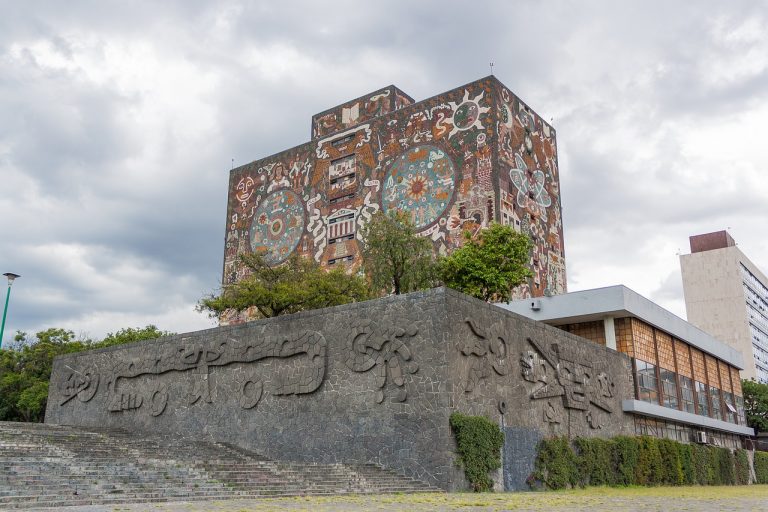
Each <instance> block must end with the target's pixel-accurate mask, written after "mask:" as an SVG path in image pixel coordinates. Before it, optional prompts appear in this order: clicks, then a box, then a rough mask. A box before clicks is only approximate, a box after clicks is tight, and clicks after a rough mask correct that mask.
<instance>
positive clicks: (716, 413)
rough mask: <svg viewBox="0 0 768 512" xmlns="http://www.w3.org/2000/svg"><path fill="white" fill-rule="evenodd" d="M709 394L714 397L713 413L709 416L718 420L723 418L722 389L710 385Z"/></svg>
mask: <svg viewBox="0 0 768 512" xmlns="http://www.w3.org/2000/svg"><path fill="white" fill-rule="evenodd" d="M709 396H711V397H712V414H710V415H709V416H710V417H712V418H715V419H718V420H721V419H723V411H722V407H721V405H720V390H719V389H717V388H716V387H714V386H710V387H709Z"/></svg>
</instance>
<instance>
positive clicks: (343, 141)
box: [331, 133, 355, 148]
mask: <svg viewBox="0 0 768 512" xmlns="http://www.w3.org/2000/svg"><path fill="white" fill-rule="evenodd" d="M354 138H355V134H354V133H351V134H349V135H347V136H346V137H341V138H339V139H336V140H334V141H333V142H331V146H333V147H335V148H338V147H340V146H345V145H347V144H349V143H350V142H352V139H354Z"/></svg>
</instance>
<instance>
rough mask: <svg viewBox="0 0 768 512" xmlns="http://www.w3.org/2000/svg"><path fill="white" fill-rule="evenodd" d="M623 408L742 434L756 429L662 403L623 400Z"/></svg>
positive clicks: (655, 416)
mask: <svg viewBox="0 0 768 512" xmlns="http://www.w3.org/2000/svg"><path fill="white" fill-rule="evenodd" d="M621 408H622V410H623V411H624V412H629V413H632V414H639V415H641V416H649V417H652V418H658V419H662V420H669V421H675V422H677V423H685V424H687V425H692V426H694V427H702V428H711V429H713V430H721V431H723V432H729V433H731V434H738V435H740V436H754V435H755V430H754V429H752V428H749V427H745V426H744V425H736V424H735V423H728V422H727V421H722V420H716V419H714V418H710V417H708V416H700V415H698V414H691V413H689V412H684V411H678V410H677V409H670V408H669V407H662V406H661V405H657V404H650V403H648V402H643V401H641V400H622V402H621Z"/></svg>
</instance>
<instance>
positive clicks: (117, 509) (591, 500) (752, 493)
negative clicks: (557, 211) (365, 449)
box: [26, 485, 768, 512]
mask: <svg viewBox="0 0 768 512" xmlns="http://www.w3.org/2000/svg"><path fill="white" fill-rule="evenodd" d="M26 510H40V511H42V510H46V511H51V510H53V509H26ZM59 510H60V512H140V511H141V512H143V511H159V512H271V511H275V512H353V511H363V512H400V511H407V512H426V511H438V512H442V511H445V512H449V511H465V512H503V511H515V512H526V511H540V510H547V511H554V512H561V511H562V512H565V511H568V512H616V511H621V512H634V511H637V512H662V511H663V512H720V511H733V512H764V511H766V510H768V486H766V485H754V486H749V487H684V488H656V489H589V490H580V491H568V492H549V493H532V492H531V493H514V494H503V493H499V494H408V495H367V496H361V495H354V496H333V497H312V498H309V497H307V498H301V497H299V498H284V499H271V500H270V499H258V500H231V501H198V502H173V503H152V504H132V505H93V506H80V507H66V508H61V509H59Z"/></svg>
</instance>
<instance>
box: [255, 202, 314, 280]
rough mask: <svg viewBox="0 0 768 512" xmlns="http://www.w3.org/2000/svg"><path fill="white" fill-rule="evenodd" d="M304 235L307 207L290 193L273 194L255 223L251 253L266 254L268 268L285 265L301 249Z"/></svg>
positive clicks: (256, 215)
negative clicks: (286, 260)
mask: <svg viewBox="0 0 768 512" xmlns="http://www.w3.org/2000/svg"><path fill="white" fill-rule="evenodd" d="M303 231H304V205H303V204H302V203H301V199H300V198H299V196H298V195H297V194H296V193H294V192H291V191H290V190H286V189H283V190H278V191H276V192H273V193H271V194H269V195H268V196H267V197H265V198H264V201H262V203H261V204H260V205H259V207H258V208H257V209H256V213H254V215H253V221H252V222H251V231H250V235H251V250H252V251H253V252H263V253H264V261H265V262H266V263H267V264H268V265H276V264H278V263H281V262H283V261H284V260H285V259H286V258H287V257H288V255H289V254H291V252H293V250H294V249H295V248H296V246H297V245H299V240H300V239H301V234H302V232H303Z"/></svg>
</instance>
